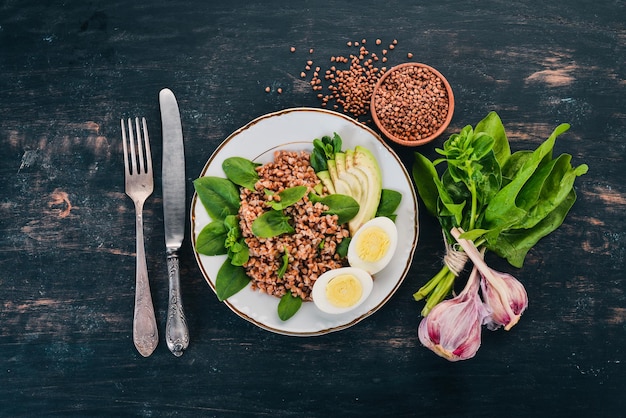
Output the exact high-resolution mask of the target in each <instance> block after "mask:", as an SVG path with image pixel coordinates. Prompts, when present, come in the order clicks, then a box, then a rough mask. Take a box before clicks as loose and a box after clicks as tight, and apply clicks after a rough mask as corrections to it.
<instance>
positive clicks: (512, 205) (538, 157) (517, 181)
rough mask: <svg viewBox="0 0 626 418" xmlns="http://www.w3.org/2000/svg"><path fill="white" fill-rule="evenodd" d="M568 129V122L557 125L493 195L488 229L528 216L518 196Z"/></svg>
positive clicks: (498, 227) (503, 225) (487, 212)
mask: <svg viewBox="0 0 626 418" xmlns="http://www.w3.org/2000/svg"><path fill="white" fill-rule="evenodd" d="M568 129H569V125H568V124H561V125H559V126H557V127H556V129H555V130H554V131H553V132H552V134H551V135H550V137H549V138H548V139H547V140H546V141H545V142H544V143H542V144H541V145H540V146H539V147H537V149H536V150H535V151H534V152H533V153H532V155H531V156H530V157H529V158H527V159H526V161H525V163H524V165H523V166H522V167H521V169H520V171H519V172H518V173H517V175H516V176H515V177H514V178H513V180H512V181H511V182H510V183H509V184H507V185H506V186H504V187H503V188H502V189H501V190H500V191H499V192H498V193H497V194H496V195H495V196H494V197H493V199H492V200H491V201H490V202H489V206H487V209H486V210H485V217H484V223H485V226H486V227H487V228H488V229H500V230H502V229H504V228H509V227H511V226H512V225H515V224H516V223H518V222H520V221H521V220H522V219H523V218H524V217H525V216H526V214H527V211H526V210H524V209H523V208H520V207H518V206H517V203H516V199H517V196H518V194H519V193H520V191H521V190H522V188H523V187H524V185H525V184H526V182H527V181H528V179H530V177H531V176H532V175H533V174H534V173H535V170H536V169H537V167H538V166H539V164H540V163H541V161H542V160H543V159H544V158H545V157H547V156H548V157H549V156H551V155H552V148H553V147H554V143H555V141H556V138H557V137H558V136H559V135H561V134H562V133H563V132H565V131H567V130H568Z"/></svg>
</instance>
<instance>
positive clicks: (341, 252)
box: [335, 237, 352, 258]
mask: <svg viewBox="0 0 626 418" xmlns="http://www.w3.org/2000/svg"><path fill="white" fill-rule="evenodd" d="M350 241H352V238H351V237H346V238H344V239H342V240H341V242H340V243H339V244H337V247H336V249H335V253H336V254H337V255H338V256H339V257H341V258H346V257H347V256H348V247H349V246H350Z"/></svg>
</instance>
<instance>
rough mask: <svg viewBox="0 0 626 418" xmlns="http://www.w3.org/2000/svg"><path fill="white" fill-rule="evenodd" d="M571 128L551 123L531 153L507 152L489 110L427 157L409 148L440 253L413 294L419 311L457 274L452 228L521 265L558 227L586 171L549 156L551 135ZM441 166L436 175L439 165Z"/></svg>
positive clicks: (460, 257) (567, 158) (459, 265)
mask: <svg viewBox="0 0 626 418" xmlns="http://www.w3.org/2000/svg"><path fill="white" fill-rule="evenodd" d="M568 129H569V125H568V124H561V125H559V126H557V127H556V128H555V129H554V131H553V132H552V134H551V135H550V136H549V137H548V139H547V140H546V141H544V142H543V143H542V144H541V145H540V146H539V147H537V149H535V150H534V151H530V150H522V151H517V152H515V153H511V148H510V145H509V142H508V139H507V136H506V132H505V129H504V126H503V124H502V121H501V120H500V117H499V116H498V115H497V113H495V112H491V113H489V114H488V115H487V116H486V117H485V118H484V119H483V120H481V121H480V122H479V123H478V124H477V125H476V126H475V127H474V128H472V126H470V125H468V126H466V127H464V128H463V129H462V130H461V132H459V133H456V134H453V135H451V136H450V137H449V139H448V140H446V141H445V142H444V144H443V149H436V152H437V153H438V154H440V155H441V158H438V159H436V160H435V161H432V162H431V161H430V160H429V159H428V158H426V157H425V156H423V155H422V154H420V153H417V152H416V153H415V163H414V165H413V172H412V174H413V178H414V180H415V184H416V186H417V190H418V193H419V195H420V197H421V198H422V201H423V203H424V205H425V207H426V210H427V211H428V212H429V213H430V214H432V215H433V216H435V217H436V218H437V219H438V220H439V223H440V225H441V228H442V231H443V236H444V241H445V243H446V251H447V253H446V257H445V258H444V265H443V267H442V268H441V270H440V271H439V272H438V273H437V274H436V275H435V276H434V277H433V278H432V279H431V280H429V281H428V282H427V283H426V284H425V285H424V286H422V288H420V289H419V290H418V291H417V292H416V293H415V294H414V295H413V296H414V298H415V300H418V301H419V300H422V299H425V300H426V303H425V306H424V308H423V310H422V315H423V316H427V315H428V313H429V312H430V310H431V309H432V308H433V307H434V306H436V305H437V304H438V303H440V302H441V301H442V300H444V299H445V298H446V297H447V296H448V295H449V294H450V293H451V291H452V288H453V286H454V282H455V279H456V277H457V276H458V275H459V274H460V273H461V271H462V270H463V267H464V265H465V262H466V261H467V254H465V252H464V251H463V249H462V248H460V246H459V244H458V242H457V240H456V238H455V237H453V236H452V234H451V231H452V230H453V229H454V228H457V229H459V230H462V231H464V232H463V233H462V234H461V235H460V238H462V239H465V240H469V241H472V242H473V243H474V245H475V246H476V248H477V249H478V250H479V251H481V252H482V251H487V250H488V251H491V252H493V253H495V254H496V255H498V256H499V257H502V258H504V259H506V260H507V261H508V262H509V264H511V265H512V266H514V267H518V268H519V267H521V266H522V265H523V262H524V259H525V257H526V254H527V253H528V251H529V250H530V249H531V248H532V247H533V246H534V245H535V244H536V243H537V242H538V241H539V240H540V239H541V238H543V237H545V236H546V235H548V234H549V233H551V232H553V231H554V230H555V229H557V228H558V227H559V226H560V225H561V224H562V223H563V220H564V219H565V216H566V215H567V213H568V212H569V210H570V208H571V207H572V205H573V204H574V202H575V200H576V192H575V191H574V180H575V179H576V177H578V176H581V175H583V174H585V173H586V172H587V170H588V167H587V165H586V164H581V165H579V166H578V167H573V166H572V164H571V158H572V157H571V155H569V154H562V155H560V156H558V157H556V158H553V155H552V151H553V148H554V144H555V142H556V138H557V137H558V136H559V135H561V134H562V133H564V132H565V131H567V130H568ZM442 165H445V168H444V169H443V172H442V174H441V175H439V174H438V172H437V166H442Z"/></svg>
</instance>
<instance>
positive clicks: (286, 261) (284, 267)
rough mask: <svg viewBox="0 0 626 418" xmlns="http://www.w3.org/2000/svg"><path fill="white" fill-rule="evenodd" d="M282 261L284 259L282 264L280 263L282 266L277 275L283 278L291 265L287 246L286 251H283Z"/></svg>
mask: <svg viewBox="0 0 626 418" xmlns="http://www.w3.org/2000/svg"><path fill="white" fill-rule="evenodd" d="M281 261H282V264H281V265H280V268H279V269H278V271H277V272H276V275H277V276H278V278H279V279H282V278H283V276H284V275H285V273H286V272H287V268H288V267H289V251H288V250H287V248H285V252H284V253H283V256H282V257H281Z"/></svg>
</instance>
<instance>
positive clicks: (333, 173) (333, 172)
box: [326, 160, 339, 188]
mask: <svg viewBox="0 0 626 418" xmlns="http://www.w3.org/2000/svg"><path fill="white" fill-rule="evenodd" d="M326 163H327V165H328V173H329V174H330V179H331V180H332V181H333V184H336V183H337V178H338V177H339V176H338V175H337V164H336V162H335V160H328V161H326ZM335 188H336V187H335Z"/></svg>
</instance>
